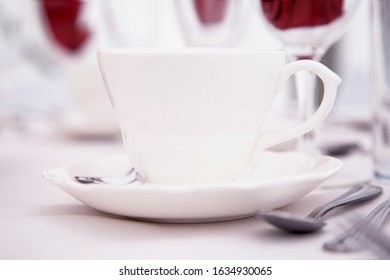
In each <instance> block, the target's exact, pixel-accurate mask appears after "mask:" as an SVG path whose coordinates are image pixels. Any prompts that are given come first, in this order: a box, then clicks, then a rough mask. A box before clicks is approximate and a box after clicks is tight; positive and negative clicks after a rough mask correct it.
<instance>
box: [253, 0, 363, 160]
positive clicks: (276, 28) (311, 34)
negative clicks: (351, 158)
mask: <svg viewBox="0 0 390 280" xmlns="http://www.w3.org/2000/svg"><path fill="white" fill-rule="evenodd" d="M360 2H361V0H258V2H257V3H258V4H260V14H261V17H262V19H263V20H264V21H265V23H266V25H267V27H268V28H269V30H270V31H271V32H272V33H273V34H274V35H275V36H277V37H278V38H279V39H280V40H281V42H282V44H283V45H284V47H285V48H286V50H287V51H288V53H289V55H290V56H291V57H290V59H291V60H299V59H312V60H317V61H318V60H320V59H321V58H322V57H323V55H324V54H325V52H326V51H327V50H328V48H329V47H330V46H331V45H332V44H334V43H335V42H336V41H337V40H338V39H340V38H341V36H342V35H343V34H344V33H345V32H346V30H347V28H348V23H349V22H350V20H351V18H352V17H353V14H354V13H355V11H356V10H357V8H358V5H359V3H360ZM295 82H296V90H297V95H298V107H299V114H300V118H302V119H303V120H306V119H308V118H309V117H310V116H311V115H312V114H313V113H314V110H315V104H316V103H317V101H316V96H315V88H316V78H315V76H314V75H313V74H312V73H310V72H299V73H297V75H295ZM317 98H318V99H319V98H320V97H317ZM315 142H316V141H315V131H312V132H310V133H307V134H306V135H304V136H303V137H302V138H301V139H300V141H299V146H298V149H300V150H303V151H307V152H317V153H318V152H319V149H318V147H316V143H315Z"/></svg>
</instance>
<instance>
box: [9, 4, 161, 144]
mask: <svg viewBox="0 0 390 280" xmlns="http://www.w3.org/2000/svg"><path fill="white" fill-rule="evenodd" d="M159 2H160V1H157V3H156V1H153V0H143V1H138V0H127V1H123V0H20V4H21V9H20V10H19V13H20V14H21V17H22V18H23V20H22V21H21V27H20V32H19V33H18V34H19V37H20V42H19V48H18V49H19V52H20V55H21V57H22V58H23V61H22V62H23V64H24V65H28V69H29V71H27V72H28V73H25V75H24V76H23V77H20V78H21V79H23V83H21V84H20V86H19V88H18V89H17V90H16V92H14V98H13V99H14V100H16V102H14V103H15V104H14V109H13V117H14V119H16V120H18V122H19V123H18V124H16V125H19V126H26V123H29V122H30V121H31V120H32V119H33V118H32V117H31V115H32V114H35V115H39V117H40V118H41V119H42V120H44V119H46V120H47V121H49V122H51V123H53V121H55V125H54V126H53V125H52V126H53V127H55V128H56V129H57V132H61V133H63V134H64V135H69V136H72V137H91V136H92V137H94V136H104V137H106V136H116V135H118V134H119V127H118V125H117V122H116V119H115V117H114V115H113V112H112V109H111V107H110V105H109V99H108V97H107V94H106V90H105V88H104V84H103V82H102V78H101V75H100V71H99V66H98V63H97V57H96V50H97V49H98V48H108V47H133V46H151V45H154V44H157V41H158V38H159V36H158V35H159V21H160V16H159V13H158V12H159V7H160V5H159ZM15 123H17V122H16V121H14V124H15Z"/></svg>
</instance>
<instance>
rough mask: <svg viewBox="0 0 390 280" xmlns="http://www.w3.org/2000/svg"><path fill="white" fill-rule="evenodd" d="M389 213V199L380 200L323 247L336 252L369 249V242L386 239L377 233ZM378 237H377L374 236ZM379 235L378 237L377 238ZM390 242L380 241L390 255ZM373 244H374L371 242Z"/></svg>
mask: <svg viewBox="0 0 390 280" xmlns="http://www.w3.org/2000/svg"><path fill="white" fill-rule="evenodd" d="M389 213H390V199H389V200H386V201H384V202H382V203H381V204H380V205H379V206H378V207H376V208H375V209H374V210H373V211H372V212H371V213H370V214H369V215H368V216H367V217H365V218H363V219H362V220H361V221H359V222H358V223H356V224H355V225H354V226H352V227H351V228H350V229H348V230H347V231H345V232H343V233H342V234H340V235H338V236H337V237H335V238H334V239H332V240H331V241H328V242H326V243H325V244H324V246H323V247H324V249H326V250H329V251H336V252H353V251H358V250H362V249H369V248H367V247H369V246H370V245H371V243H375V239H378V242H382V241H386V240H385V239H384V238H383V236H382V235H379V233H378V231H379V229H380V228H381V227H382V226H383V225H384V224H385V222H386V220H387V216H388V215H389ZM375 237H378V238H375ZM379 237H380V238H379ZM389 244H390V242H388V241H387V242H382V243H381V245H379V244H376V246H378V245H379V246H387V249H386V248H382V249H384V250H385V251H387V254H388V255H390V248H389V247H390V245H389ZM373 245H375V244H373Z"/></svg>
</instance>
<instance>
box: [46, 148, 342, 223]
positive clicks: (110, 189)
mask: <svg viewBox="0 0 390 280" xmlns="http://www.w3.org/2000/svg"><path fill="white" fill-rule="evenodd" d="M270 153H285V152H270ZM294 153H296V152H294ZM298 154H302V153H298ZM117 156H118V155H117ZM122 156H123V154H122ZM309 156H310V157H313V158H316V159H317V160H318V161H319V162H321V160H322V161H324V162H325V164H326V162H329V163H330V164H326V165H325V167H326V168H323V170H322V171H321V172H320V171H317V172H308V173H304V174H298V175H295V176H288V177H279V178H270V179H268V180H257V181H253V182H250V183H248V182H245V183H244V184H243V182H241V184H220V185H219V186H216V185H214V184H211V185H210V184H209V185H203V186H199V185H197V186H195V185H192V186H186V187H183V186H182V185H167V184H152V183H148V184H134V185H132V187H129V185H104V184H82V183H79V182H77V181H76V180H73V179H72V177H71V176H72V175H70V174H69V173H68V171H67V169H66V168H67V167H69V166H71V165H72V164H66V165H64V166H63V167H60V168H53V169H47V170H45V171H44V172H43V173H42V176H43V178H44V179H45V180H46V181H48V182H49V183H51V184H52V185H55V186H57V187H59V188H60V189H62V190H63V191H64V192H66V193H67V194H68V195H71V196H72V197H74V198H75V199H76V200H78V201H80V202H81V203H83V204H85V205H87V206H89V207H92V208H94V209H97V210H99V211H102V212H105V213H110V214H113V215H116V216H125V217H128V218H130V219H135V220H143V221H149V222H150V221H152V222H162V223H199V222H222V221H229V220H236V219H240V218H242V217H244V216H246V217H251V216H254V215H256V214H257V213H258V211H261V210H269V209H275V208H279V207H282V206H285V205H288V204H290V203H292V202H295V201H297V200H298V199H300V198H302V197H304V196H305V195H307V194H308V193H310V192H312V191H313V190H314V189H316V188H318V187H319V186H320V185H321V184H322V183H324V182H325V181H326V180H328V179H329V178H330V177H332V176H333V175H335V174H336V173H337V172H338V171H339V170H340V168H341V161H340V160H338V159H336V158H333V157H330V156H324V155H319V156H318V155H309ZM113 157H114V155H112V156H102V157H98V158H95V160H102V159H104V158H111V160H112V158H113ZM95 162H96V161H95ZM93 163H94V162H93V161H92V160H90V161H88V162H84V164H93ZM73 164H80V163H73ZM81 164H82V163H81ZM235 182H237V181H235ZM280 193H282V194H285V195H282V196H280ZM151 197H153V199H156V198H158V200H157V201H155V202H153V204H150V203H151V202H150V198H151ZM112 199H117V200H115V201H116V203H114V204H113V203H112V201H113V200H112ZM183 203H184V204H183ZM204 203H206V204H204ZM178 205H179V206H178ZM183 205H184V206H183ZM199 206H202V207H203V209H202V208H199ZM177 207H182V208H177ZM183 207H184V208H183ZM177 209H180V211H177Z"/></svg>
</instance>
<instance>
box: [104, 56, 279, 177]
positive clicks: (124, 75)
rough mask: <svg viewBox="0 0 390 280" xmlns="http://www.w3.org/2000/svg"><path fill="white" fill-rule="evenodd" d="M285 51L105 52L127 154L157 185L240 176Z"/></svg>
mask: <svg viewBox="0 0 390 280" xmlns="http://www.w3.org/2000/svg"><path fill="white" fill-rule="evenodd" d="M285 56H286V55H285V52H284V51H239V50H232V49H185V50H180V51H174V50H156V49H149V50H148V49H134V50H99V51H98V58H99V64H100V69H101V72H102V76H103V79H104V82H105V85H106V88H107V91H108V94H109V96H110V100H111V103H112V106H113V107H114V110H115V113H116V116H117V119H118V121H119V125H120V127H121V130H122V135H123V141H124V145H125V148H126V151H127V154H128V156H129V158H130V160H131V162H132V164H133V165H134V167H135V169H136V170H137V171H138V172H139V173H140V174H141V175H142V176H143V177H144V178H145V179H147V180H150V181H152V182H155V183H168V184H193V183H205V182H208V183H209V182H215V181H226V180H234V179H235V178H237V177H239V176H240V174H242V173H243V172H244V170H245V169H246V168H247V166H248V163H249V161H250V159H251V157H252V155H253V153H254V150H255V146H256V145H258V141H259V139H258V136H259V134H260V133H261V126H262V122H263V120H264V119H265V117H266V115H267V112H268V110H269V108H270V106H271V104H272V102H273V100H274V97H275V95H276V94H277V89H278V79H279V78H280V74H281V72H282V69H283V68H284V65H285Z"/></svg>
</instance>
